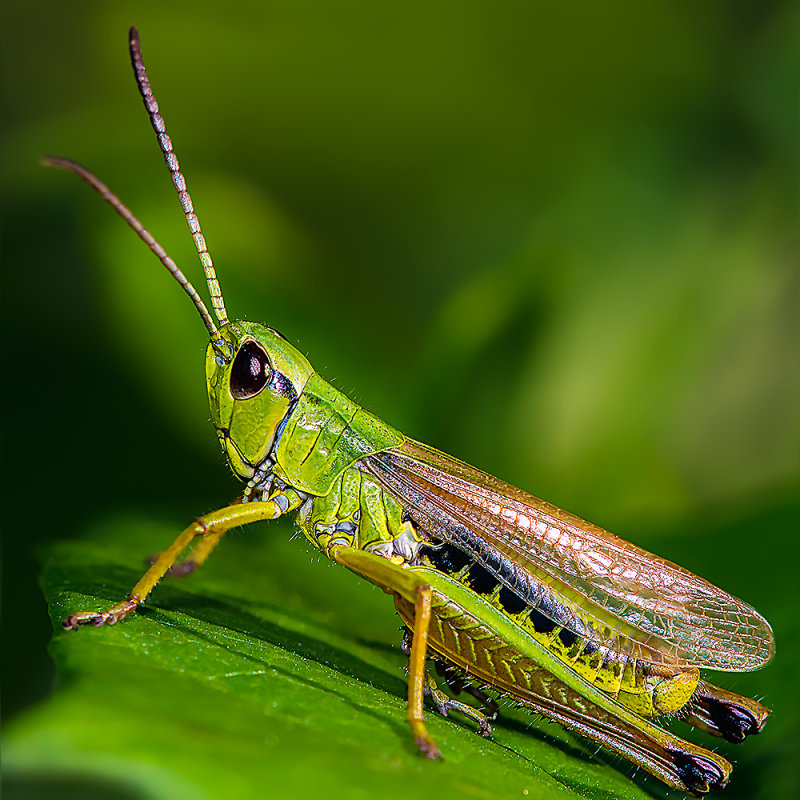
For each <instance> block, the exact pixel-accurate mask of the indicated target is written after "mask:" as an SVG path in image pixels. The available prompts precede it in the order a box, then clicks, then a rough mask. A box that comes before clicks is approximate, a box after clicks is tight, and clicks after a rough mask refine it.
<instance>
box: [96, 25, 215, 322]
mask: <svg viewBox="0 0 800 800" xmlns="http://www.w3.org/2000/svg"><path fill="white" fill-rule="evenodd" d="M128 47H129V50H130V54H131V65H132V66H133V73H134V75H135V76H136V84H137V86H138V87H139V91H140V92H141V95H142V100H143V101H144V107H145V108H146V109H147V114H148V116H149V117H150V123H151V124H152V126H153V130H154V131H155V132H156V137H157V138H158V144H159V146H160V147H161V152H162V153H163V154H164V161H165V162H166V164H167V168H168V169H169V171H170V174H171V175H172V182H173V183H174V184H175V189H176V191H177V192H178V200H179V201H180V204H181V208H182V209H183V214H184V216H185V217H186V224H187V225H188V226H189V231H190V232H191V234H192V239H193V240H194V246H195V247H196V248H197V254H198V255H199V256H200V263H201V264H202V265H203V272H205V274H206V282H207V283H208V291H209V294H210V295H211V307H212V308H213V309H214V314H215V315H216V317H217V320H219V324H220V325H225V324H226V323H227V322H228V314H227V312H226V311H225V301H224V300H223V299H222V290H221V289H220V288H219V281H218V280H217V273H216V272H215V271H214V263H213V261H212V260H211V254H210V253H209V252H208V247H207V246H206V240H205V237H204V236H203V233H202V231H201V230H200V221H199V220H198V219H197V215H196V214H195V213H194V206H193V205H192V198H191V195H190V194H189V192H188V190H187V189H186V179H185V178H184V177H183V173H182V172H181V168H180V164H179V163H178V157H177V156H176V155H175V151H174V150H173V149H172V140H171V139H170V138H169V136H168V135H167V126H166V125H165V124H164V119H163V117H162V116H161V114H160V113H159V110H158V102H157V101H156V99H155V97H153V91H152V89H151V88H150V79H149V78H148V77H147V70H146V69H145V66H144V61H143V60H142V46H141V43H140V41H139V31H137V30H136V28H134V27H132V28H131V29H130V31H129V32H128ZM82 177H83V176H82ZM123 207H124V206H123ZM140 235H141V234H140ZM206 327H208V326H206Z"/></svg>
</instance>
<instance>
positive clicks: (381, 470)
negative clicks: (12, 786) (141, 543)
mask: <svg viewBox="0 0 800 800" xmlns="http://www.w3.org/2000/svg"><path fill="white" fill-rule="evenodd" d="M129 46H130V54H131V60H132V63H133V68H134V73H135V75H136V81H137V84H138V86H139V90H140V92H141V94H142V97H143V99H144V105H145V108H146V109H147V112H148V114H149V116H150V121H151V123H152V125H153V128H154V129H155V131H156V134H157V136H158V141H159V144H160V146H161V149H162V151H163V153H164V157H165V160H166V163H167V166H168V168H169V171H170V174H171V176H172V180H173V182H174V184H175V187H176V189H177V191H178V195H179V199H180V203H181V206H182V208H183V211H184V214H185V216H186V221H187V223H188V225H189V229H190V231H191V233H192V236H193V238H194V243H195V246H196V248H197V251H198V253H199V256H200V261H201V263H202V265H203V269H204V271H205V276H206V281H207V284H208V290H209V293H210V297H211V307H212V309H213V312H214V317H215V318H216V321H215V319H214V318H212V316H211V314H210V313H209V311H208V309H207V307H206V305H205V304H204V302H203V301H202V299H201V298H200V296H199V295H198V293H197V291H196V290H195V289H194V287H193V286H192V285H191V283H190V282H189V281H188V280H187V279H186V277H185V276H184V274H183V273H182V272H181V270H180V269H179V268H178V267H177V265H176V264H175V262H174V261H172V259H171V258H170V257H169V256H168V255H167V253H166V252H165V251H164V249H163V248H162V247H161V246H160V245H159V244H158V243H157V242H156V241H155V239H154V238H153V237H152V236H151V235H150V233H149V232H148V231H147V230H146V229H145V228H144V227H143V226H142V225H141V223H140V222H139V221H138V220H137V219H136V217H134V216H133V214H132V213H131V212H130V211H129V210H128V209H127V208H126V207H125V206H124V205H123V204H122V203H121V202H120V200H119V199H118V198H117V197H116V196H115V195H113V194H112V193H111V192H110V190H109V189H108V188H107V187H106V186H105V185H104V184H103V183H101V182H100V181H99V180H98V179H97V178H96V177H95V176H94V175H93V174H92V173H90V172H89V171H88V170H86V169H85V168H84V167H82V166H81V165H79V164H77V163H75V162H73V161H69V160H66V159H61V158H46V159H45V163H46V164H48V165H51V166H57V167H62V168H65V169H68V170H70V171H72V172H74V173H77V174H78V175H79V176H80V177H81V178H83V179H84V180H85V181H86V182H87V183H88V184H89V185H90V186H91V187H92V188H94V189H95V190H96V191H98V192H99V193H100V194H101V195H102V196H103V199H104V200H106V201H107V202H108V203H109V204H110V205H111V206H112V207H113V208H114V209H115V210H116V211H117V212H118V213H119V214H120V215H121V216H122V217H123V219H125V221H126V222H127V223H128V224H129V225H130V226H131V227H132V228H133V229H134V230H135V231H136V233H137V234H138V235H139V237H140V238H141V239H143V240H144V241H145V243H146V244H147V245H148V246H149V247H150V249H151V250H152V251H153V252H154V253H155V254H156V256H157V257H158V258H159V259H160V260H161V262H162V263H163V264H164V266H165V267H166V268H167V269H168V270H169V271H170V272H171V273H172V275H173V277H174V278H175V279H176V280H177V281H178V283H180V285H181V286H182V287H183V289H184V291H185V292H186V293H187V294H188V295H189V297H190V298H191V300H192V302H193V303H194V305H195V307H196V308H197V310H198V312H199V314H200V316H201V318H202V320H203V323H204V324H205V326H206V329H207V330H208V334H209V344H208V349H207V352H206V360H205V369H206V388H207V391H208V399H209V405H210V407H211V418H212V422H213V424H214V428H215V430H216V433H217V437H218V438H219V441H220V444H221V445H222V449H223V451H224V452H225V454H226V456H227V460H228V464H229V465H230V468H231V469H232V471H233V473H234V474H235V475H236V476H237V477H238V478H239V479H241V480H242V481H243V482H244V483H245V489H244V491H243V493H242V494H241V496H240V497H238V498H237V500H235V501H234V502H233V503H232V504H231V505H229V506H227V507H225V508H222V509H220V510H219V511H215V512H213V513H211V514H207V515H205V516H203V517H200V518H198V519H197V520H195V521H194V522H193V523H192V524H191V525H190V526H189V527H188V528H186V530H185V531H183V533H181V534H180V536H178V538H177V539H176V540H175V541H174V542H173V544H172V545H171V546H170V547H169V548H168V549H167V550H165V551H164V552H163V553H162V554H161V555H160V556H158V557H157V558H156V559H155V560H154V562H153V563H152V566H151V567H150V568H149V569H148V571H147V572H146V574H145V575H144V576H143V577H142V579H141V580H140V581H139V582H138V583H137V584H136V585H135V586H134V587H133V590H132V591H131V593H130V594H129V595H128V597H127V598H126V599H124V600H122V601H120V602H118V603H116V604H115V605H113V606H112V607H111V608H110V609H108V610H106V611H83V612H78V613H74V614H71V615H70V616H69V617H67V618H66V619H65V620H64V622H63V627H64V628H65V629H67V630H72V629H77V628H78V627H79V626H80V625H84V624H93V625H106V624H109V625H113V624H115V623H116V622H119V621H120V620H122V619H123V618H124V617H126V616H127V615H128V614H130V613H132V612H133V611H135V610H136V608H138V606H140V605H141V604H142V603H144V602H145V600H146V599H147V597H148V596H149V595H150V592H151V591H152V590H153V588H154V587H155V586H156V584H157V583H158V582H159V580H160V579H161V578H162V577H164V575H165V574H167V573H172V574H186V573H188V572H191V571H192V570H194V569H196V568H197V567H199V566H200V565H202V564H203V563H204V562H205V560H206V559H207V558H208V556H209V554H210V553H211V551H212V550H213V549H214V547H215V546H216V544H217V543H218V542H219V540H220V539H221V538H222V536H223V535H224V534H225V532H226V531H228V530H230V529H231V528H233V527H235V526H239V525H245V524H248V523H251V522H258V521H261V520H272V519H276V518H278V517H281V516H284V515H287V514H290V513H294V514H295V515H296V520H297V524H298V525H299V527H300V528H301V530H302V531H303V533H304V534H305V536H306V537H307V538H308V540H309V541H310V542H311V543H312V544H313V545H314V546H315V547H316V548H318V549H319V550H320V551H322V553H324V554H325V555H326V556H327V557H328V558H330V559H331V560H333V561H335V562H336V563H338V564H341V565H342V566H345V567H347V568H348V569H350V570H351V571H352V572H355V573H356V574H357V575H360V576H361V577H362V578H365V579H366V580H368V581H371V582H372V583H374V584H377V585H378V586H380V587H382V588H383V589H384V590H385V591H386V592H387V593H388V594H390V595H391V596H392V597H393V598H394V603H395V608H396V610H397V612H398V614H399V615H400V617H401V618H402V620H403V622H404V624H405V626H406V629H407V630H406V635H405V638H404V642H403V645H404V649H405V650H406V652H407V653H408V656H409V677H408V713H407V717H408V722H409V725H410V727H411V731H412V734H413V736H414V740H415V741H416V744H417V746H418V747H419V749H420V750H421V752H422V753H423V754H424V755H425V756H426V757H428V758H440V752H439V749H438V747H437V745H436V743H435V741H434V740H433V738H432V737H431V736H430V734H429V733H428V731H427V729H426V727H425V722H424V719H423V699H424V697H425V696H429V697H430V698H431V700H432V702H433V704H434V706H435V708H436V710H437V711H438V712H439V713H441V714H443V715H447V714H448V712H453V711H455V712H458V713H460V714H463V715H465V716H466V717H468V718H470V719H472V720H473V721H474V722H476V723H477V724H478V726H479V728H480V731H481V733H483V734H484V735H490V734H491V725H490V721H491V720H492V719H493V718H494V717H495V716H496V714H497V706H496V704H495V703H494V701H493V700H491V699H490V698H489V697H487V696H486V695H485V694H484V692H483V690H482V689H481V688H478V687H483V688H488V689H491V690H494V691H495V692H497V693H499V694H500V695H501V696H504V697H506V698H509V699H510V700H511V701H512V702H513V703H515V704H518V705H520V706H523V707H525V708H528V709H530V710H531V711H534V712H537V713H539V714H541V715H543V716H545V717H547V718H549V719H551V720H554V721H556V722H559V723H560V724H561V725H563V726H564V727H565V728H567V729H568V730H570V731H575V732H577V733H580V734H582V735H583V736H585V737H586V738H588V739H590V740H592V741H594V742H597V743H598V744H600V745H602V746H604V747H606V748H608V749H609V750H611V751H613V752H615V753H618V754H620V755H622V756H624V757H625V758H627V759H629V760H630V761H631V762H633V763H634V764H636V765H638V766H640V767H641V768H642V769H644V770H647V771H648V772H650V773H651V774H653V775H655V776H656V777H658V778H660V779H661V780H662V781H663V782H664V783H666V784H667V785H669V786H671V787H674V788H676V789H680V790H682V791H685V792H688V793H690V794H692V795H695V796H698V795H700V794H702V793H705V792H707V791H709V790H710V789H721V788H723V787H724V786H725V785H726V783H727V781H728V778H729V775H730V772H731V765H730V764H729V763H728V761H726V760H725V759H724V758H722V757H721V756H720V755H718V754H716V753H714V752H711V751H709V750H706V749H704V748H701V747H698V746H696V745H694V744H691V743H689V742H686V741H684V740H682V739H680V738H678V737H677V736H675V735H673V734H672V733H669V732H667V731H665V730H664V729H662V728H661V727H659V726H658V725H656V724H655V723H654V720H655V719H657V718H659V717H678V718H680V719H682V720H683V721H685V722H687V723H688V724H690V725H693V726H694V727H697V728H700V729H701V730H704V731H706V732H707V733H710V734H712V735H714V736H719V737H723V738H725V739H727V740H728V741H731V742H741V741H743V740H744V739H745V737H746V736H748V735H749V734H754V733H759V732H760V731H761V730H762V728H763V726H764V723H765V722H766V718H767V715H768V714H769V711H768V709H767V708H765V707H764V706H763V705H761V704H760V703H758V702H756V701H755V700H751V699H749V698H746V697H741V696H739V695H736V694H733V693H731V692H728V691H726V690H724V689H720V688H718V687H716V686H713V685H712V684H710V683H708V682H706V681H705V680H703V679H702V678H701V677H700V668H701V667H705V668H710V669H716V670H727V671H747V670H754V669H757V668H759V667H761V666H763V665H764V664H766V663H767V662H768V661H769V660H770V659H771V658H772V655H773V653H774V642H773V636H772V630H771V629H770V626H769V624H768V623H767V621H766V620H765V619H764V618H763V617H761V616H760V615H759V614H758V613H757V612H756V611H755V610H754V609H753V608H751V607H750V606H748V605H747V604H745V603H743V602H742V601H741V600H738V599H737V598H735V597H732V596H731V595H729V594H727V593H726V592H724V591H722V590H721V589H718V588H717V587H715V586H713V585H711V584H710V583H708V582H706V581H705V580H703V579H702V578H699V577H697V576H695V575H693V574H691V573H690V572H687V571H686V570H684V569H682V568H681V567H678V566H676V565H675V564H672V563H670V562H668V561H665V560H664V559H661V558H659V557H657V556H654V555H652V554H650V553H647V552H645V551H644V550H642V549H640V548H638V547H636V546H635V545H632V544H629V543H628V542H626V541H624V540H622V539H619V538H617V537H616V536H614V535H612V534H611V533H608V532H607V531H604V530H602V529H601V528H599V527H597V526H595V525H592V524H589V523H586V522H584V521H582V520H580V519H578V518H577V517H575V516H573V515H571V514H568V513H566V512H564V511H561V510H560V509H558V508H556V507H555V506H553V505H550V504H549V503H546V502H544V501H542V500H539V499H537V498H535V497H532V496H531V495H529V494H527V493H526V492H523V491H522V490H520V489H517V488H515V487H513V486H510V485H509V484H506V483H504V482H502V481H500V480H498V479H497V478H493V477H491V476H490V475H487V474H486V473H483V472H480V471H479V470H477V469H475V468H474V467H471V466H469V465H467V464H465V463H463V462H461V461H457V460H456V459H454V458H452V457H450V456H448V455H445V454H444V453H440V452H439V451H437V450H434V449H433V448H431V447H428V446H426V445H424V444H421V443H419V442H416V441H414V440H412V439H410V438H408V437H406V436H404V435H403V434H402V433H400V431H398V430H396V429H395V428H393V427H391V426H390V425H388V424H387V423H385V422H383V421H382V420H381V419H379V418H378V417H376V416H374V415H372V414H370V413H369V412H368V411H365V410H364V409H363V408H360V407H359V406H358V405H356V404H355V403H354V402H353V401H352V400H350V399H349V398H348V397H346V396H345V395H344V394H342V392H340V391H338V390H337V389H335V388H334V387H333V386H332V385H331V384H330V383H328V382H327V381H326V380H325V379H324V378H322V377H321V376H320V375H319V374H318V373H317V372H315V371H314V368H313V367H312V366H311V364H310V363H309V362H308V360H307V359H306V357H305V356H304V355H303V354H302V353H301V352H300V351H299V350H297V349H296V348H295V347H293V346H292V345H291V344H289V342H288V341H287V340H286V339H285V338H284V337H283V336H281V335H280V334H279V333H277V332H276V331H274V330H272V329H271V328H268V327H267V326H266V325H262V324H260V323H256V322H248V321H242V320H236V321H231V320H229V319H228V316H227V312H226V310H225V303H224V300H223V296H222V291H221V289H220V286H219V283H218V281H217V278H216V274H215V271H214V266H213V263H212V260H211V255H210V254H209V252H208V249H207V247H206V243H205V240H204V238H203V235H202V233H201V230H200V224H199V222H198V220H197V217H196V216H195V213H194V210H193V206H192V201H191V198H190V196H189V193H188V192H187V190H186V183H185V180H184V178H183V175H182V174H181V171H180V167H179V164H178V160H177V158H176V156H175V153H174V152H173V149H172V143H171V141H170V139H169V137H168V136H167V134H166V131H165V126H164V121H163V119H162V117H161V115H160V113H159V109H158V104H157V102H156V100H155V98H154V97H153V93H152V91H151V88H150V83H149V79H148V77H147V73H146V71H145V67H144V63H143V61H142V56H141V49H140V44H139V37H138V33H137V32H136V29H135V28H132V29H131V31H130V35H129ZM195 540H199V541H198V542H197V543H195ZM192 543H195V546H194V548H193V550H191V554H190V555H189V556H188V558H187V559H186V560H185V561H183V562H179V560H178V559H179V558H180V557H181V555H182V554H183V553H184V551H185V550H186V549H187V548H188V547H189V546H190V545H191V544H192ZM429 656H432V658H433V660H434V661H435V662H436V664H437V666H438V667H439V668H440V671H441V672H442V674H444V676H445V678H446V680H447V683H448V684H449V685H450V686H451V688H453V689H454V690H455V691H456V692H458V691H459V690H460V689H466V690H467V691H468V692H469V693H470V694H472V695H473V696H474V697H476V698H477V699H478V700H479V701H480V702H482V703H483V704H484V706H485V709H486V713H484V712H482V711H480V710H478V709H476V708H474V707H473V706H471V705H468V704H466V703H462V702H460V701H458V700H455V699H453V698H451V697H450V696H449V695H447V694H445V693H444V692H443V691H442V690H441V689H439V688H438V686H437V685H436V682H435V680H434V679H433V677H432V676H431V675H430V674H429V672H428V671H427V667H426V662H427V659H428V658H429Z"/></svg>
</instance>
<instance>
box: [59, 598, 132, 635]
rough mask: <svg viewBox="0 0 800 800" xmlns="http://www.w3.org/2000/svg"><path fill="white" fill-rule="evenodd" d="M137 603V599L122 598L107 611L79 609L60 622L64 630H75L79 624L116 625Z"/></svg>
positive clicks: (98, 626)
mask: <svg viewBox="0 0 800 800" xmlns="http://www.w3.org/2000/svg"><path fill="white" fill-rule="evenodd" d="M138 605H139V601H138V600H137V599H129V600H124V601H122V602H121V603H117V604H116V605H115V606H112V607H111V608H109V609H108V611H79V612H78V613H77V614H70V615H69V616H68V617H67V618H66V619H64V620H63V621H62V622H61V627H62V628H63V629H64V630H65V631H76V630H78V628H79V627H80V626H81V625H94V626H95V627H97V628H100V627H102V626H103V625H116V624H117V623H118V622H119V621H120V620H123V619H125V617H127V616H128V614H130V613H131V611H134V610H135V609H136V606H138Z"/></svg>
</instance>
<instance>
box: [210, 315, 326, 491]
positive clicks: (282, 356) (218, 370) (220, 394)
mask: <svg viewBox="0 0 800 800" xmlns="http://www.w3.org/2000/svg"><path fill="white" fill-rule="evenodd" d="M313 372H314V369H313V368H312V366H311V364H309V363H308V361H307V359H306V357H305V356H304V355H303V354H302V353H301V352H300V351H299V350H297V349H296V348H294V347H292V345H290V344H289V342H287V341H286V339H284V338H283V337H282V336H281V335H280V334H279V333H277V332H276V331H274V330H272V328H268V327H267V326H266V325H260V324H259V323H257V322H246V321H242V320H238V321H234V322H228V323H227V324H225V325H223V326H222V327H221V328H220V329H219V338H217V339H214V340H212V341H211V342H210V343H209V345H208V349H207V351H206V385H207V389H208V403H209V406H210V408H211V421H212V422H213V423H214V427H215V428H216V429H217V436H219V439H220V442H221V443H222V447H223V450H224V451H225V455H226V456H227V458H228V464H229V465H230V467H231V469H232V470H233V472H234V474H235V475H237V476H238V477H239V478H241V479H242V480H249V479H250V478H252V477H253V474H254V472H255V469H256V467H258V466H259V464H261V463H262V462H263V461H264V459H265V458H266V457H267V455H268V454H269V452H270V450H271V449H272V445H273V444H274V442H275V439H276V436H277V434H278V431H279V429H280V428H281V426H282V424H283V421H284V419H285V418H286V416H287V414H288V413H289V412H290V411H291V409H292V407H293V405H294V403H295V401H296V400H297V398H298V397H299V396H300V394H301V393H302V391H303V387H304V386H305V385H306V381H307V380H308V379H309V377H310V376H311V375H312V374H313Z"/></svg>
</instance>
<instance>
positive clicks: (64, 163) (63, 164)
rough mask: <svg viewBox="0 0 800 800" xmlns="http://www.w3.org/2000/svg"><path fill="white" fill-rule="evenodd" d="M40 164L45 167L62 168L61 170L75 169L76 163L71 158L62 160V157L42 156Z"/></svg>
mask: <svg viewBox="0 0 800 800" xmlns="http://www.w3.org/2000/svg"><path fill="white" fill-rule="evenodd" d="M39 163H40V164H41V165H42V166H43V167H60V168H61V169H73V168H74V167H75V162H74V161H72V159H69V158H61V156H42V157H41V158H40V159H39Z"/></svg>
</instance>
